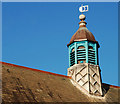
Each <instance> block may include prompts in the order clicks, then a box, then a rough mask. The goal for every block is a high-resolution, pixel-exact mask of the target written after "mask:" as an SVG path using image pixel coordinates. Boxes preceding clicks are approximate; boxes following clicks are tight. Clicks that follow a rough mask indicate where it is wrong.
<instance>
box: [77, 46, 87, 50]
mask: <svg viewBox="0 0 120 104" xmlns="http://www.w3.org/2000/svg"><path fill="white" fill-rule="evenodd" d="M82 48H85V47H84V46H78V48H77V49H82Z"/></svg>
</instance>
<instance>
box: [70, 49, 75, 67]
mask: <svg viewBox="0 0 120 104" xmlns="http://www.w3.org/2000/svg"><path fill="white" fill-rule="evenodd" d="M74 64H75V48H72V49H71V52H70V66H73V65H74Z"/></svg>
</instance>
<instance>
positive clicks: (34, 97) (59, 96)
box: [2, 62, 120, 103]
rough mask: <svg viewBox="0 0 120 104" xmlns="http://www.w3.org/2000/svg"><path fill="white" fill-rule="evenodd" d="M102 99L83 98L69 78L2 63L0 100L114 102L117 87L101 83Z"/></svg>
mask: <svg viewBox="0 0 120 104" xmlns="http://www.w3.org/2000/svg"><path fill="white" fill-rule="evenodd" d="M102 85H103V87H104V89H105V90H106V94H105V96H104V98H103V99H100V98H93V97H89V96H87V95H85V94H84V93H82V91H80V90H78V89H77V88H76V87H75V86H73V85H72V84H71V82H70V77H68V76H64V75H59V74H54V73H49V72H45V71H39V70H36V69H32V68H27V67H23V66H18V65H13V64H8V63H5V62H2V101H3V103H8V102H34V103H36V102H69V103H70V102H118V91H120V87H118V86H111V85H108V84H102Z"/></svg>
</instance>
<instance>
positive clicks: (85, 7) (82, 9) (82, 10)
mask: <svg viewBox="0 0 120 104" xmlns="http://www.w3.org/2000/svg"><path fill="white" fill-rule="evenodd" d="M79 11H80V12H82V13H83V12H87V11H88V5H84V6H83V4H82V5H81V7H80V8H79Z"/></svg>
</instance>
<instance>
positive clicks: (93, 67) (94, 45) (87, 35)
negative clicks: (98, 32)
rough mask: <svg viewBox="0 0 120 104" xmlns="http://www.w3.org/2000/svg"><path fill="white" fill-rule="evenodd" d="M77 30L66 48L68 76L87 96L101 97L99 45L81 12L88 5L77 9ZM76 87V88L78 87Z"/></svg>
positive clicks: (84, 10)
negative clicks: (78, 14)
mask: <svg viewBox="0 0 120 104" xmlns="http://www.w3.org/2000/svg"><path fill="white" fill-rule="evenodd" d="M79 10H80V12H82V14H81V15H80V16H79V19H80V20H81V21H80V22H79V28H78V30H77V31H76V33H75V34H74V35H73V36H72V38H71V40H70V42H69V44H67V47H68V49H69V68H68V76H71V77H72V79H73V80H72V81H73V84H74V85H75V86H77V85H78V86H80V87H79V88H80V89H81V88H82V89H84V90H85V91H87V93H89V94H93V95H99V96H102V88H101V75H100V68H99V63H98V48H99V47H100V46H99V43H98V42H97V41H96V40H95V37H94V36H93V34H92V33H91V32H90V31H89V30H88V29H87V27H86V24H87V23H86V22H85V18H86V16H85V15H84V14H83V12H87V11H88V5H85V6H83V5H82V6H81V7H80V8H79ZM78 86H77V87H78Z"/></svg>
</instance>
